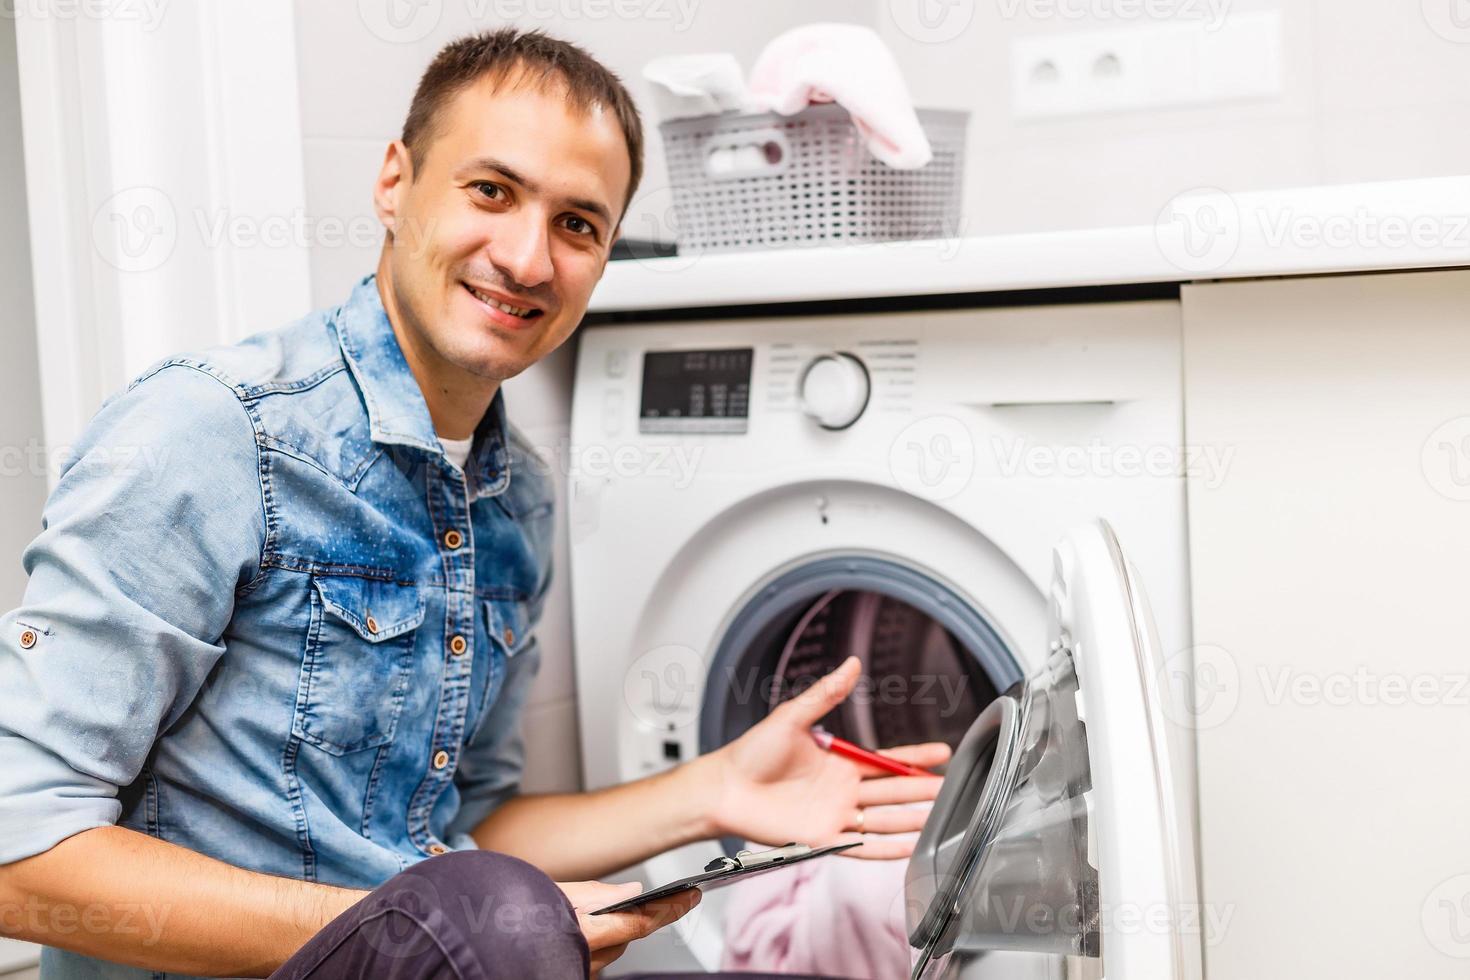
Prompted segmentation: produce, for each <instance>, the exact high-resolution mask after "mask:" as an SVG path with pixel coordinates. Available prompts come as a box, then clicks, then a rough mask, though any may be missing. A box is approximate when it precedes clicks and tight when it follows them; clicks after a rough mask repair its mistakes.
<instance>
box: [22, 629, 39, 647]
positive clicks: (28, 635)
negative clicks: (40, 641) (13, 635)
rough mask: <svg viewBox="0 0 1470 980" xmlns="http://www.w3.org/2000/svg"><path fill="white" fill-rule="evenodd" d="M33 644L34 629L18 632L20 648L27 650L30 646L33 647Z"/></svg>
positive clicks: (34, 640) (34, 638)
mask: <svg viewBox="0 0 1470 980" xmlns="http://www.w3.org/2000/svg"><path fill="white" fill-rule="evenodd" d="M35 645H36V631H35V630H26V631H25V632H23V633H21V634H20V648H21V649H22V650H29V649H30V648H31V647H33V646H35Z"/></svg>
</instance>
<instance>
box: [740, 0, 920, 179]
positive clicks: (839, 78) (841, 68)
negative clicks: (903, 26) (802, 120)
mask: <svg viewBox="0 0 1470 980" xmlns="http://www.w3.org/2000/svg"><path fill="white" fill-rule="evenodd" d="M750 94H751V97H752V99H753V100H754V101H755V102H756V103H757V104H759V105H761V106H762V107H763V108H765V110H766V111H768V112H779V113H781V114H782V115H784V116H789V115H791V114H792V113H796V112H800V111H801V110H802V109H804V108H806V107H807V106H808V105H810V104H811V103H813V102H836V103H837V104H838V105H840V106H842V107H843V108H844V109H846V110H847V111H848V112H849V113H851V115H852V119H853V122H854V123H855V124H856V125H857V128H858V131H859V132H860V133H862V135H863V139H864V140H866V141H867V145H868V150H869V151H870V152H871V153H872V154H873V156H875V157H877V158H878V159H879V160H882V161H883V162H884V163H886V164H888V165H889V166H890V167H896V168H899V169H902V170H908V169H917V168H919V167H922V166H923V165H924V164H926V163H928V162H929V160H930V158H931V157H932V156H933V152H932V151H931V150H930V148H929V138H928V137H927V136H925V135H924V129H923V127H922V126H920V125H919V117H918V116H917V115H916V114H915V112H914V106H913V102H912V101H911V100H910V99H909V90H908V86H907V85H905V84H904V80H903V74H902V73H901V72H899V70H898V63H897V62H896V61H894V60H893V54H892V52H890V51H889V50H888V47H887V45H885V44H884V43H883V40H882V39H881V38H880V37H878V35H877V34H876V33H875V32H874V31H872V30H871V29H869V28H867V27H859V26H858V25H856V24H808V25H807V26H805V27H797V28H793V29H792V30H789V31H787V32H786V33H784V34H781V35H779V36H778V37H776V38H775V39H774V40H773V41H771V43H770V44H767V45H766V47H765V50H764V51H762V52H761V54H760V57H759V58H757V59H756V63H755V67H754V68H753V69H752V70H751V72H750Z"/></svg>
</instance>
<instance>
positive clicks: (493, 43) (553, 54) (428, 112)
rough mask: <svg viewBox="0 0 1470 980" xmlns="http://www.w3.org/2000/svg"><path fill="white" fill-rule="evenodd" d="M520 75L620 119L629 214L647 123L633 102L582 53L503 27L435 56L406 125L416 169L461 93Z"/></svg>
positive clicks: (583, 108) (575, 102) (580, 107)
mask: <svg viewBox="0 0 1470 980" xmlns="http://www.w3.org/2000/svg"><path fill="white" fill-rule="evenodd" d="M516 71H521V72H524V73H525V74H526V77H527V78H528V79H529V80H531V81H533V82H534V83H536V84H540V85H546V84H549V83H552V82H559V83H560V84H561V86H562V87H563V88H564V89H565V91H566V96H567V98H568V100H570V102H571V104H572V106H573V107H574V108H576V109H577V110H578V111H581V112H586V111H588V110H590V109H592V108H594V107H597V106H601V107H603V108H605V109H608V110H610V111H611V112H612V113H613V115H615V116H617V120H618V124H619V125H620V126H622V127H623V138H624V139H625V140H626V141H627V144H628V162H629V163H630V164H631V165H632V167H631V171H630V176H629V178H628V195H627V197H626V198H625V199H624V200H623V208H624V210H626V209H627V206H628V201H630V200H632V198H633V192H634V191H636V190H637V189H638V182H639V181H640V180H642V179H643V123H642V122H641V121H640V120H639V118H638V108H637V106H635V105H634V104H633V97H632V96H631V95H629V94H628V90H627V89H626V88H624V87H623V83H622V81H621V80H620V79H619V78H618V76H617V75H615V74H613V72H612V71H610V70H609V69H608V68H607V66H605V65H603V64H602V63H601V62H600V61H598V60H597V59H596V58H594V57H592V55H590V54H588V53H587V52H586V51H584V50H583V49H582V48H579V47H577V46H576V45H575V44H571V43H569V42H567V41H562V40H559V39H557V38H554V37H549V36H548V35H546V34H545V33H543V32H541V31H519V30H516V29H515V28H513V27H503V28H501V29H500V30H498V31H486V32H483V33H480V34H472V35H470V36H469V37H462V38H460V39H459V40H457V41H451V42H450V43H449V44H447V45H445V46H444V48H443V49H442V50H441V51H440V52H439V53H438V54H437V55H435V56H434V60H433V61H432V62H430V64H429V67H428V69H427V70H426V71H425V72H424V76H423V78H421V79H419V87H418V90H417V91H416V92H414V96H413V104H412V105H411V106H410V107H409V110H408V118H407V119H405V120H404V122H403V137H402V139H403V142H404V144H405V145H406V146H407V147H408V153H409V157H410V158H411V159H412V160H413V165H414V168H415V169H418V168H419V167H421V166H422V165H423V162H424V157H425V156H426V155H427V154H428V149H429V144H430V143H432V142H433V140H434V138H435V136H436V135H437V134H436V132H435V129H434V122H435V118H436V117H437V116H438V114H439V110H440V109H442V108H443V107H444V105H445V104H446V103H448V102H449V101H450V100H451V99H452V98H454V96H456V95H458V94H459V92H460V90H462V89H464V88H466V87H467V86H469V85H471V84H473V83H474V82H477V81H479V80H480V79H482V78H486V77H489V78H491V79H493V80H495V81H496V82H502V81H505V80H506V79H508V78H509V77H510V76H511V74H512V73H513V72H516Z"/></svg>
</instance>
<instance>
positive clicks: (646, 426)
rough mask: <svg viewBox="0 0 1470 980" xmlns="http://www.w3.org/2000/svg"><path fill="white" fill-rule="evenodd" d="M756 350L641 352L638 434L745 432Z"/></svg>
mask: <svg viewBox="0 0 1470 980" xmlns="http://www.w3.org/2000/svg"><path fill="white" fill-rule="evenodd" d="M754 360H755V351H754V350H753V349H752V348H749V347H741V348H735V349H731V350H681V351H649V352H648V353H646V354H644V355H643V394H642V404H641V406H640V408H639V413H638V431H639V432H727V433H733V434H740V433H743V432H745V429H746V422H747V420H748V419H749V417H750V367H751V364H752V363H753V361H754Z"/></svg>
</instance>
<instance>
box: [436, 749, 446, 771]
mask: <svg viewBox="0 0 1470 980" xmlns="http://www.w3.org/2000/svg"><path fill="white" fill-rule="evenodd" d="M447 765H449V753H448V752H445V751H444V750H443V749H440V750H439V751H438V752H435V753H434V768H435V769H443V768H444V767H445V766H447Z"/></svg>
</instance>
